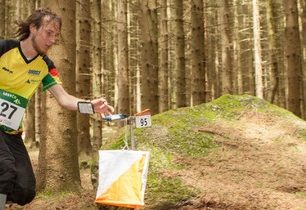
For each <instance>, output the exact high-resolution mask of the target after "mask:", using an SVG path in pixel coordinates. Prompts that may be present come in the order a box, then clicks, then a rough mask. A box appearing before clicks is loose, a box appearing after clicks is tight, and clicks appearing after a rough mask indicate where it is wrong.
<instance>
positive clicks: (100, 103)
mask: <svg viewBox="0 0 306 210" xmlns="http://www.w3.org/2000/svg"><path fill="white" fill-rule="evenodd" d="M91 103H92V105H93V107H94V111H95V113H100V114H101V116H102V117H104V116H106V115H110V114H112V113H113V112H114V108H113V107H112V106H110V105H108V103H107V101H106V100H105V99H104V98H97V99H94V100H92V101H91Z"/></svg>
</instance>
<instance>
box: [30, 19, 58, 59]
mask: <svg viewBox="0 0 306 210" xmlns="http://www.w3.org/2000/svg"><path fill="white" fill-rule="evenodd" d="M31 34H32V37H31V41H32V45H33V48H34V49H35V50H36V52H37V53H39V54H47V52H48V50H49V49H50V48H51V47H52V46H53V45H54V44H55V43H56V42H57V41H58V38H59V35H60V26H59V23H58V22H56V21H53V20H50V18H49V17H48V16H46V17H44V19H43V23H42V25H41V26H40V28H38V29H37V28H35V27H34V26H33V27H32V28H31Z"/></svg>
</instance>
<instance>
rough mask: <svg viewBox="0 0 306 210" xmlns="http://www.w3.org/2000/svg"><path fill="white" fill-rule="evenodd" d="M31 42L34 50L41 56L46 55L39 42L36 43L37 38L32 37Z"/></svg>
mask: <svg viewBox="0 0 306 210" xmlns="http://www.w3.org/2000/svg"><path fill="white" fill-rule="evenodd" d="M31 41H32V46H33V48H34V50H35V51H36V52H37V53H38V54H39V55H44V54H45V53H46V52H44V51H43V50H42V49H41V48H40V47H39V46H38V44H37V41H36V36H32V38H31Z"/></svg>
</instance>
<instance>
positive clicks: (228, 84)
mask: <svg viewBox="0 0 306 210" xmlns="http://www.w3.org/2000/svg"><path fill="white" fill-rule="evenodd" d="M231 8H232V7H230V5H229V1H228V0H225V1H222V3H221V15H220V25H221V40H222V41H221V49H222V50H221V58H222V59H221V69H220V70H221V75H220V76H221V87H220V88H221V92H222V94H227V93H233V84H232V82H233V77H232V73H233V63H232V62H233V56H232V54H233V51H232V47H231V46H232V45H233V41H232V34H233V31H232V30H231V28H233V24H232V23H231V20H230V18H233V17H232V16H231V11H230V10H231Z"/></svg>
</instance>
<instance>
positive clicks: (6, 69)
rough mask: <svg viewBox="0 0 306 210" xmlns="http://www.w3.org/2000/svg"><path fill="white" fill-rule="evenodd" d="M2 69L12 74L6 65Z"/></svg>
mask: <svg viewBox="0 0 306 210" xmlns="http://www.w3.org/2000/svg"><path fill="white" fill-rule="evenodd" d="M2 70H4V71H6V72H8V73H10V74H13V71H12V70H9V69H8V68H6V67H2Z"/></svg>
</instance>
